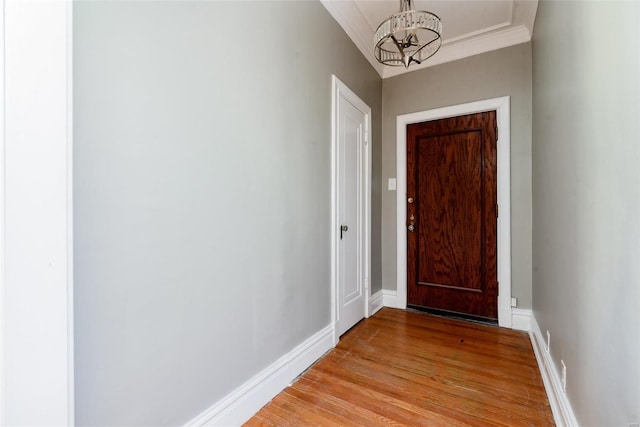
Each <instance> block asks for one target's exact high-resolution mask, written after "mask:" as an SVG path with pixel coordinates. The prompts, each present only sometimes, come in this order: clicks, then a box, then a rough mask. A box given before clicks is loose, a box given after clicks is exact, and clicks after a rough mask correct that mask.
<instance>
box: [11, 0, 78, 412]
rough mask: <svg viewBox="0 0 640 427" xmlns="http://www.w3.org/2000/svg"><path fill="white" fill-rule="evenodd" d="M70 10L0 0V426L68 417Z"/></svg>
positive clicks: (55, 4)
mask: <svg viewBox="0 0 640 427" xmlns="http://www.w3.org/2000/svg"><path fill="white" fill-rule="evenodd" d="M72 10H73V4H72V2H70V1H52V2H47V1H41V2H21V1H9V0H7V1H4V0H0V34H1V37H2V43H0V61H2V64H0V65H1V66H0V81H1V83H0V92H1V93H0V95H1V98H0V99H2V101H1V102H0V109H1V111H0V117H1V119H0V138H1V139H0V425H17V424H25V425H26V424H33V425H37V424H47V425H73V424H74V376H73V365H74V362H73V351H74V350H73V334H74V331H73V235H72V234H73V201H72V196H73V193H72V167H73V161H72V155H73V136H72V131H73V122H72V120H73V116H72V115H73V107H72V101H73V92H72V89H73V77H72V70H73V61H72V46H73V37H72V29H73V17H72V14H73V12H72ZM5 85H6V86H5ZM34 408H36V409H37V410H34Z"/></svg>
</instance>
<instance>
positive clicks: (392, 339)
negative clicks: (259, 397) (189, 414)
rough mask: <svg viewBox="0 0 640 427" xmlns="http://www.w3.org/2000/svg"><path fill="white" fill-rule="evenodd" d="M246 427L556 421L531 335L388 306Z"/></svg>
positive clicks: (352, 332) (535, 423) (347, 336)
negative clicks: (261, 426) (534, 353)
mask: <svg viewBox="0 0 640 427" xmlns="http://www.w3.org/2000/svg"><path fill="white" fill-rule="evenodd" d="M245 425H246V426H260V425H272V426H287V425H301V426H302V425H304V426H309V425H317V426H355V425H358V426H374V425H395V426H397V425H407V426H423V425H429V426H486V425H500V426H545V425H554V422H553V416H552V414H551V410H550V408H549V402H548V400H547V396H546V394H545V391H544V386H543V385H542V379H541V377H540V372H539V370H538V366H537V364H536V360H535V357H534V355H533V349H532V348H531V342H530V341H529V336H528V335H527V334H526V333H524V332H518V331H512V330H509V329H502V328H498V327H491V326H484V325H478V324H474V323H469V322H463V321H458V320H450V319H444V318H440V317H436V316H431V315H428V314H423V313H415V312H408V311H404V310H395V309H390V308H383V309H382V310H380V311H379V312H378V313H376V314H375V315H374V316H372V317H370V318H369V319H366V320H363V321H362V322H360V323H359V324H358V325H356V326H355V327H354V328H352V329H351V330H350V331H348V332H347V333H346V334H345V335H343V336H342V338H341V340H340V342H339V344H338V346H337V347H336V348H335V349H333V350H332V351H330V352H329V353H327V354H326V355H325V356H324V357H323V358H322V359H321V360H320V361H318V363H316V364H315V365H314V366H313V367H311V368H310V369H309V370H308V371H307V372H305V373H304V374H303V375H302V376H301V377H300V378H299V379H298V380H297V381H295V382H294V383H293V384H292V385H291V386H290V387H288V388H287V389H285V390H284V391H283V392H282V393H280V394H279V395H278V396H276V397H275V398H274V399H273V400H272V401H271V402H270V403H269V404H267V405H266V406H265V407H264V408H262V409H261V410H260V411H259V412H258V413H257V414H256V415H255V416H254V417H253V418H252V419H251V420H249V421H248V422H247V423H246V424H245Z"/></svg>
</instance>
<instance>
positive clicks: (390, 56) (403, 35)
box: [374, 0, 442, 67]
mask: <svg viewBox="0 0 640 427" xmlns="http://www.w3.org/2000/svg"><path fill="white" fill-rule="evenodd" d="M410 7H411V2H410V0H402V2H401V7H400V10H401V11H400V12H399V13H396V14H394V15H391V17H390V18H389V19H387V20H385V21H384V22H383V23H382V24H380V26H379V27H378V29H377V30H376V33H375V36H374V42H375V56H376V59H377V60H378V62H381V63H383V64H385V65H392V66H399V65H404V66H405V67H409V65H411V63H413V62H415V63H417V64H420V63H421V62H422V61H424V60H425V59H427V58H429V57H431V56H432V55H433V54H435V53H436V52H437V51H438V49H440V46H441V44H442V22H441V21H440V18H439V17H438V16H437V15H435V14H433V13H431V12H426V11H423V10H409V9H410Z"/></svg>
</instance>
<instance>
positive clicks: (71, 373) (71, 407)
mask: <svg viewBox="0 0 640 427" xmlns="http://www.w3.org/2000/svg"><path fill="white" fill-rule="evenodd" d="M66 5H67V230H66V231H67V380H68V383H67V417H68V423H67V425H68V426H74V425H75V412H76V409H75V327H74V325H75V324H74V310H73V307H74V305H73V300H74V274H73V271H74V264H73V260H74V258H73V144H74V138H73V1H66Z"/></svg>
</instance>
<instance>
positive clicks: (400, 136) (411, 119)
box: [396, 96, 512, 328]
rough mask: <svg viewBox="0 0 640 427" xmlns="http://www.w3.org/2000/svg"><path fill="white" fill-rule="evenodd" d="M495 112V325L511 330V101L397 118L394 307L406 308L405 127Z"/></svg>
mask: <svg viewBox="0 0 640 427" xmlns="http://www.w3.org/2000/svg"><path fill="white" fill-rule="evenodd" d="M491 110H496V115H497V123H498V128H499V133H498V138H499V139H498V151H497V155H498V204H499V205H500V216H499V217H498V282H499V287H498V292H499V296H498V324H499V325H500V326H502V327H505V328H511V322H512V319H511V173H510V170H511V157H510V156H511V154H510V151H511V130H510V129H511V125H510V123H511V121H510V97H508V96H504V97H501V98H493V99H487V100H483V101H477V102H469V103H466V104H459V105H452V106H449V107H443V108H436V109H433V110H427V111H419V112H416V113H410V114H403V115H400V116H397V118H396V180H397V181H396V184H397V190H396V215H397V216H396V238H397V257H396V264H397V288H398V293H397V301H396V302H397V305H398V308H406V307H407V230H406V225H405V217H406V216H407V206H406V200H405V199H406V195H407V125H408V124H411V123H421V122H426V121H430V120H437V119H443V118H448V117H456V116H462V115H465V114H473V113H480V112H483V111H491Z"/></svg>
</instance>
